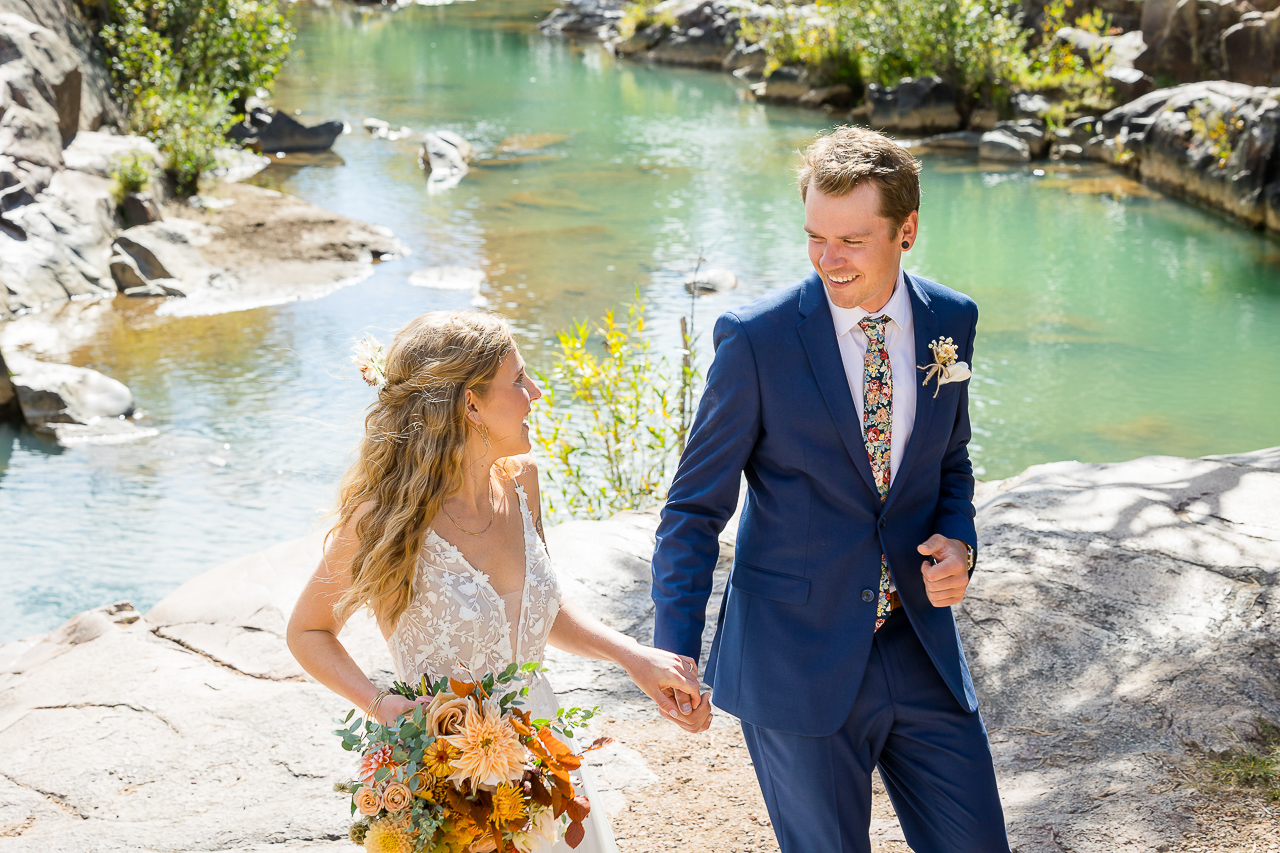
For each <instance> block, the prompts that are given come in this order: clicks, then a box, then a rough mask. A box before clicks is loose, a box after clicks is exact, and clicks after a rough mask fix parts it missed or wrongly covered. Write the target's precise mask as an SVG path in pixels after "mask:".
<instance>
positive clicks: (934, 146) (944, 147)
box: [903, 130, 982, 154]
mask: <svg viewBox="0 0 1280 853" xmlns="http://www.w3.org/2000/svg"><path fill="white" fill-rule="evenodd" d="M903 144H904V146H905V147H906V148H908V149H909V150H911V151H945V152H948V153H953V154H971V153H976V152H977V150H978V147H979V146H980V145H981V144H982V134H981V133H978V132H977V131H975V130H957V131H955V132H954V133H939V134H937V135H936V136H927V137H925V138H924V139H920V140H915V141H911V140H907V141H906V142H905V143H903Z"/></svg>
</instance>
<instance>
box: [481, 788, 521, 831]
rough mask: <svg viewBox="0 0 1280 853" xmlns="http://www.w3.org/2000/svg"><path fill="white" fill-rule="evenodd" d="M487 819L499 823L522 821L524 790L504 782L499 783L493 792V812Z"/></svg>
mask: <svg viewBox="0 0 1280 853" xmlns="http://www.w3.org/2000/svg"><path fill="white" fill-rule="evenodd" d="M489 819H490V820H492V821H493V822H494V823H495V824H499V825H501V824H504V823H523V822H524V819H525V802H524V790H523V789H522V788H517V787H516V786H515V785H511V784H508V783H505V782H504V783H503V784H501V785H499V786H498V787H497V788H496V789H495V790H494V792H493V814H492V815H490V818H489Z"/></svg>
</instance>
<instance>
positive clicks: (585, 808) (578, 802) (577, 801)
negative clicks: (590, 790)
mask: <svg viewBox="0 0 1280 853" xmlns="http://www.w3.org/2000/svg"><path fill="white" fill-rule="evenodd" d="M565 812H566V813H567V814H568V815H569V819H570V820H573V821H578V822H579V823H581V822H582V821H585V820H586V819H587V815H589V814H591V803H589V802H587V798H586V797H574V798H573V799H572V800H571V801H570V802H569V805H568V807H567V808H566V809H565Z"/></svg>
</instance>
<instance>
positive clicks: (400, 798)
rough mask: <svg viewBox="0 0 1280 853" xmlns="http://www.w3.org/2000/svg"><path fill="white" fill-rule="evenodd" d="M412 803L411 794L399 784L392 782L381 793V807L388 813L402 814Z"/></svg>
mask: <svg viewBox="0 0 1280 853" xmlns="http://www.w3.org/2000/svg"><path fill="white" fill-rule="evenodd" d="M411 802H413V794H412V793H410V791H409V788H408V787H407V786H405V785H404V784H402V783H400V782H392V783H391V784H390V785H388V786H387V787H386V790H384V791H383V792H382V806H383V808H385V809H386V810H387V811H389V812H402V811H404V810H405V809H407V808H408V807H409V803H411Z"/></svg>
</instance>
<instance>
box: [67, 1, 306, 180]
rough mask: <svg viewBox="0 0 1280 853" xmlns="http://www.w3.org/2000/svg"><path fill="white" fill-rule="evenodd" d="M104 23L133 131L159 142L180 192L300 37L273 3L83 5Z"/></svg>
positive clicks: (114, 74) (113, 69)
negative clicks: (248, 100)
mask: <svg viewBox="0 0 1280 853" xmlns="http://www.w3.org/2000/svg"><path fill="white" fill-rule="evenodd" d="M83 2H84V3H85V8H86V12H87V13H88V14H90V15H91V16H94V17H96V19H97V20H98V21H99V23H101V25H102V28H101V36H102V41H103V44H104V45H105V47H106V48H107V54H108V67H109V68H110V70H111V74H112V78H113V81H114V83H115V87H116V92H117V94H118V96H119V97H120V99H121V100H122V101H123V103H124V106H125V110H126V114H127V116H128V124H129V127H128V129H129V130H130V131H131V132H133V133H136V134H139V135H142V136H146V137H147V138H148V139H151V140H152V141H154V142H155V143H156V145H157V146H158V147H159V148H160V150H161V152H163V154H164V155H165V158H166V161H167V163H166V167H165V171H166V172H167V173H168V175H169V177H170V178H171V179H172V180H173V182H174V184H175V186H176V188H177V191H178V192H179V193H182V194H189V193H193V192H195V191H196V187H197V183H198V181H199V177H200V174H201V173H202V172H204V171H207V170H208V169H210V168H212V166H213V164H214V159H213V149H214V148H215V147H217V146H218V145H222V144H225V141H224V139H223V133H224V132H225V130H226V128H227V127H228V126H229V125H230V124H231V123H232V122H233V120H234V116H235V111H237V110H240V109H242V108H243V105H244V101H245V99H246V98H247V97H248V96H249V95H250V94H252V93H253V92H254V91H255V90H256V89H257V88H258V87H265V86H268V85H270V83H271V81H272V80H273V79H274V78H275V75H276V74H277V73H278V72H279V70H280V67H281V65H282V64H283V62H284V60H285V57H286V56H287V55H288V52H289V46H290V44H291V43H292V41H293V39H294V35H295V34H294V31H293V28H292V27H291V26H290V25H289V23H288V21H287V20H286V19H285V17H284V14H283V13H282V12H281V11H280V9H279V7H278V5H277V3H276V0H101V2H98V3H93V2H89V0H83Z"/></svg>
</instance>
